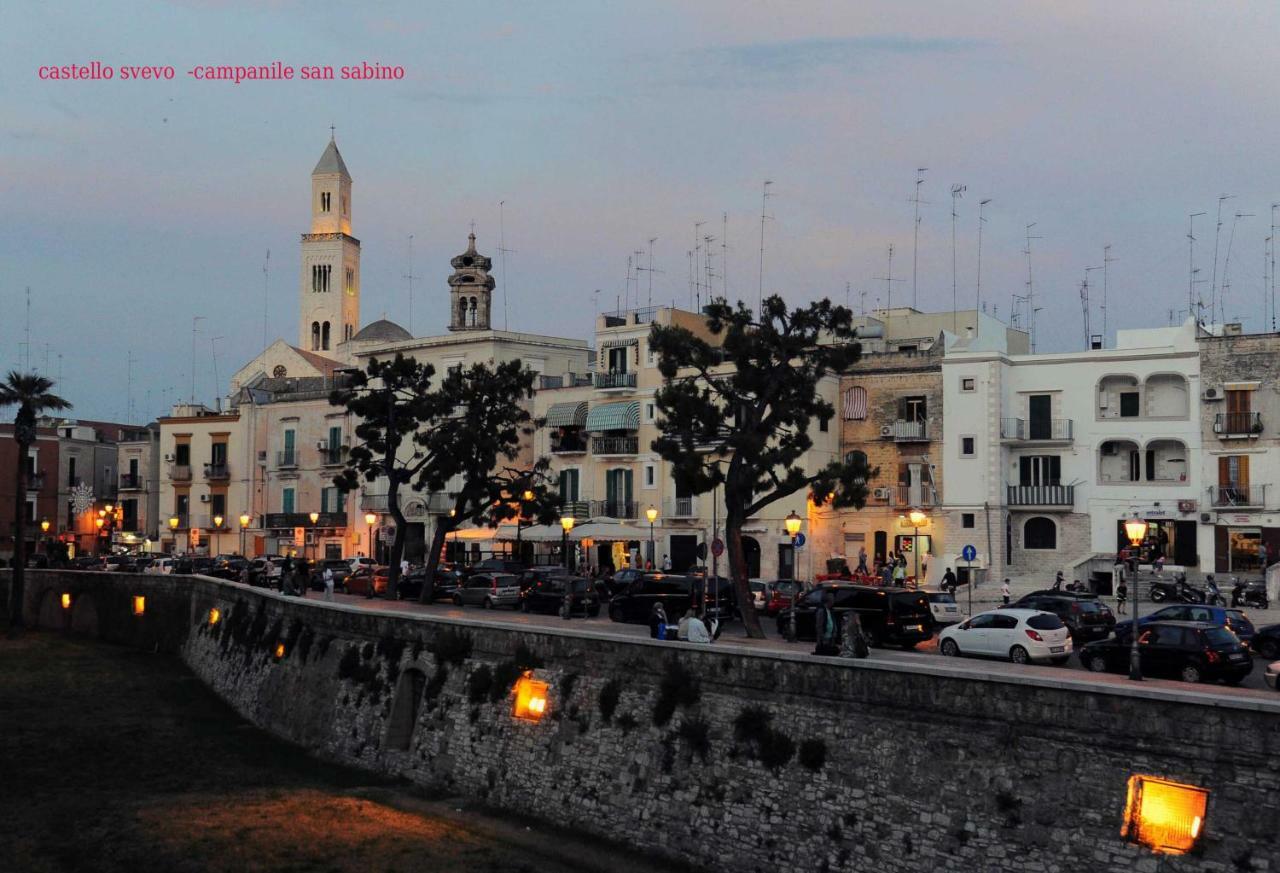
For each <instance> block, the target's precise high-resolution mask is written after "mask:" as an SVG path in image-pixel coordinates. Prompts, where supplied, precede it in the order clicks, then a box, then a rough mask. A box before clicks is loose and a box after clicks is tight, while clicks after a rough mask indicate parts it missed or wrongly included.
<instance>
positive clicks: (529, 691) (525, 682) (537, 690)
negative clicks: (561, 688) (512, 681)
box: [512, 673, 547, 721]
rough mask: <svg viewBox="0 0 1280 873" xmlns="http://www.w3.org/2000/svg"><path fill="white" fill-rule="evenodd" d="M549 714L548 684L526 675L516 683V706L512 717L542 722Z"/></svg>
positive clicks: (529, 674)
mask: <svg viewBox="0 0 1280 873" xmlns="http://www.w3.org/2000/svg"><path fill="white" fill-rule="evenodd" d="M546 714H547V683H546V682H539V681H538V680H536V679H534V678H533V675H532V674H531V673H525V674H524V676H522V677H520V679H519V680H517V682H516V705H515V709H514V710H513V711H512V715H514V716H515V717H516V718H523V719H526V720H528V721H541V720H542V717H543V716H544V715H546Z"/></svg>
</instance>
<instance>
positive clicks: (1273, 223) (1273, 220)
mask: <svg viewBox="0 0 1280 873" xmlns="http://www.w3.org/2000/svg"><path fill="white" fill-rule="evenodd" d="M1277 208H1280V203H1272V204H1271V287H1270V288H1269V289H1267V292H1268V295H1269V296H1270V298H1271V330H1272V331H1273V332H1274V331H1275V329H1276V209H1277ZM1263 329H1264V330H1265V329H1266V325H1265V324H1264V325H1263Z"/></svg>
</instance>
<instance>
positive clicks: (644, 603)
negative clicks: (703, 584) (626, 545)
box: [609, 572, 694, 624]
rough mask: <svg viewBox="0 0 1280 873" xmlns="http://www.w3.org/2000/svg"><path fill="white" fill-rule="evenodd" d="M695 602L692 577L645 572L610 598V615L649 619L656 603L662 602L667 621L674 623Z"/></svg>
mask: <svg viewBox="0 0 1280 873" xmlns="http://www.w3.org/2000/svg"><path fill="white" fill-rule="evenodd" d="M693 602H694V599H693V580H692V579H690V578H689V577H688V576H676V575H674V574H672V573H654V572H644V573H640V574H639V575H638V577H637V578H635V579H634V580H633V581H632V582H631V584H630V585H628V586H627V588H626V590H625V591H621V592H619V593H618V594H615V595H614V596H613V598H612V599H611V600H610V601H609V618H610V619H612V620H613V621H617V622H632V623H643V622H647V621H648V620H649V614H650V613H651V612H652V611H653V607H654V605H655V604H659V603H660V604H662V609H663V611H664V612H665V613H666V614H667V620H668V621H669V622H670V623H672V624H674V623H675V622H676V621H677V620H678V619H679V618H680V617H681V616H683V615H684V614H685V612H686V611H688V609H689V605H690V604H691V603H693Z"/></svg>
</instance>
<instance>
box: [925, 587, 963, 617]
mask: <svg viewBox="0 0 1280 873" xmlns="http://www.w3.org/2000/svg"><path fill="white" fill-rule="evenodd" d="M924 596H925V597H927V598H928V599H929V611H930V612H932V613H933V621H934V623H935V624H940V625H946V624H955V623H956V622H958V621H959V620H960V619H961V618H963V616H961V615H960V606H959V604H957V603H956V598H955V595H954V594H952V593H951V592H950V591H926V592H925V593H924Z"/></svg>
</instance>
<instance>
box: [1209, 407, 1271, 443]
mask: <svg viewBox="0 0 1280 873" xmlns="http://www.w3.org/2000/svg"><path fill="white" fill-rule="evenodd" d="M1213 432H1214V433H1216V434H1217V435H1218V437H1219V438H1220V439H1241V438H1243V439H1257V437H1258V435H1259V434H1260V433H1262V413H1261V412H1219V413H1218V414H1217V415H1215V416H1214V417H1213Z"/></svg>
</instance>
